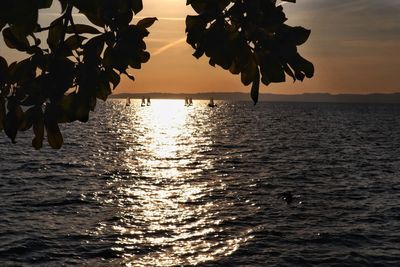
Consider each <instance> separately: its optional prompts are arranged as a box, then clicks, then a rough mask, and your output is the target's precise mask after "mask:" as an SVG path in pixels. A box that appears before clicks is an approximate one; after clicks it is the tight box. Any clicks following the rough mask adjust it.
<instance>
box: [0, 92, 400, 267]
mask: <svg viewBox="0 0 400 267" xmlns="http://www.w3.org/2000/svg"><path fill="white" fill-rule="evenodd" d="M207 103H208V101H200V100H194V105H193V106H189V107H188V106H185V105H184V100H157V99H155V100H152V103H151V105H150V106H145V107H141V106H140V100H134V101H132V102H131V105H130V106H125V100H118V99H113V100H109V101H107V102H105V103H104V102H101V103H98V106H97V108H96V111H95V112H94V113H92V114H91V118H90V121H89V122H88V123H79V122H76V123H71V124H65V125H62V126H61V128H62V132H63V136H64V146H63V147H62V149H60V150H53V149H51V148H50V147H49V145H48V144H47V142H45V144H44V148H43V149H41V150H39V151H36V150H34V149H33V148H32V147H31V140H32V137H33V133H32V131H31V130H29V131H27V132H21V133H19V134H18V137H17V143H16V144H12V143H11V142H10V141H9V139H8V138H7V137H6V136H5V134H4V133H1V134H0V150H1V153H0V266H351V267H354V266H400V106H399V105H396V104H335V103H272V102H261V103H258V104H257V105H253V104H252V103H251V102H227V101H216V104H217V106H216V107H214V108H210V107H208V106H207Z"/></svg>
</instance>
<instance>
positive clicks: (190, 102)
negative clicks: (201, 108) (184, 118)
mask: <svg viewBox="0 0 400 267" xmlns="http://www.w3.org/2000/svg"><path fill="white" fill-rule="evenodd" d="M188 106H193V100H192V98H189V101H188Z"/></svg>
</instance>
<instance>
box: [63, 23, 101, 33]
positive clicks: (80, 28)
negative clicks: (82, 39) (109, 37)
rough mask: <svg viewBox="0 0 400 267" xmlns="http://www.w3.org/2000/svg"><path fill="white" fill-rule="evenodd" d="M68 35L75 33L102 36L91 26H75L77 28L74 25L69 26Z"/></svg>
mask: <svg viewBox="0 0 400 267" xmlns="http://www.w3.org/2000/svg"><path fill="white" fill-rule="evenodd" d="M67 33H75V34H83V33H90V34H100V33H101V32H100V31H99V30H98V29H96V28H95V27H92V26H90V25H86V24H75V27H73V26H72V25H69V26H68V27H67Z"/></svg>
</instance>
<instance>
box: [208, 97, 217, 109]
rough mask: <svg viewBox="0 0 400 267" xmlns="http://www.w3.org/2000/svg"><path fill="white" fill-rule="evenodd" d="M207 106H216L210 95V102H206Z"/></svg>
mask: <svg viewBox="0 0 400 267" xmlns="http://www.w3.org/2000/svg"><path fill="white" fill-rule="evenodd" d="M208 106H209V107H210V108H214V107H216V106H217V104H215V103H214V99H213V98H212V97H211V99H210V103H208Z"/></svg>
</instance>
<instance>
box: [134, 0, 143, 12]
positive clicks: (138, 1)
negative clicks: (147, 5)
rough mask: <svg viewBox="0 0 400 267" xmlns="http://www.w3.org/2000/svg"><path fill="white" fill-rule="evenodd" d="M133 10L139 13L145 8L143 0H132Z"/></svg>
mask: <svg viewBox="0 0 400 267" xmlns="http://www.w3.org/2000/svg"><path fill="white" fill-rule="evenodd" d="M131 6H132V11H133V12H134V13H135V14H137V13H139V12H140V11H142V9H143V3H142V0H131Z"/></svg>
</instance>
